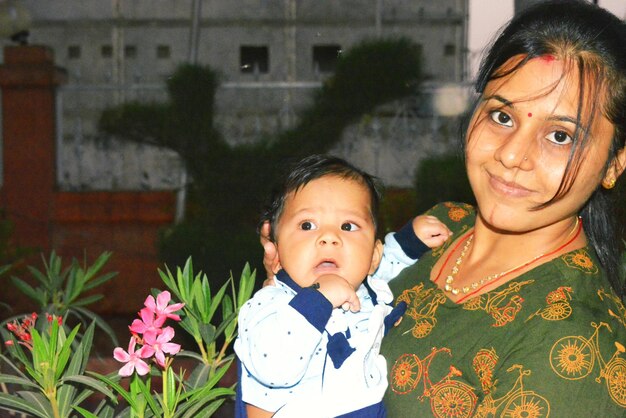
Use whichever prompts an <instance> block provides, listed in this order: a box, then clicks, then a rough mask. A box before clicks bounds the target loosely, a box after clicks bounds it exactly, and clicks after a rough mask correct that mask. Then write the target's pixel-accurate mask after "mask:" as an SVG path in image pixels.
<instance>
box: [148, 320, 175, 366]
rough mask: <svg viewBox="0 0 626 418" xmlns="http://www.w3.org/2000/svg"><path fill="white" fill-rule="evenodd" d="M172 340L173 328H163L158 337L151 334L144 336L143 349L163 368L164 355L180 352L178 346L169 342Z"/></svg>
mask: <svg viewBox="0 0 626 418" xmlns="http://www.w3.org/2000/svg"><path fill="white" fill-rule="evenodd" d="M172 338H174V328H172V327H165V328H163V332H162V333H161V334H159V335H158V336H155V335H153V334H147V335H146V336H145V339H144V342H145V343H146V345H145V346H144V348H146V349H148V350H147V351H148V352H150V351H151V352H152V353H153V354H154V358H155V359H156V362H157V364H158V365H159V366H161V367H165V353H167V354H172V355H174V354H176V353H178V352H179V351H180V344H175V343H171V342H170V341H171V340H172Z"/></svg>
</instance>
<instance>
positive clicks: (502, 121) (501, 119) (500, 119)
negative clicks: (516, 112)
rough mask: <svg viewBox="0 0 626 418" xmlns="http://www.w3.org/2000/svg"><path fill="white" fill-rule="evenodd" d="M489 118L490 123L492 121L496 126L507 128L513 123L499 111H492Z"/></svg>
mask: <svg viewBox="0 0 626 418" xmlns="http://www.w3.org/2000/svg"><path fill="white" fill-rule="evenodd" d="M489 117H490V118H491V120H492V121H494V122H495V123H497V124H498V125H502V126H508V127H512V126H513V121H512V120H511V117H510V116H509V115H507V114H506V113H504V112H503V111H501V110H494V111H493V112H491V113H490V114H489Z"/></svg>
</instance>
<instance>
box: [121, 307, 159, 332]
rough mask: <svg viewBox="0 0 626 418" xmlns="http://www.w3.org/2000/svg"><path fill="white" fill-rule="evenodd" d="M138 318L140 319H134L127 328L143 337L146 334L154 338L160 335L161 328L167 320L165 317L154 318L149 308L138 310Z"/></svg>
mask: <svg viewBox="0 0 626 418" xmlns="http://www.w3.org/2000/svg"><path fill="white" fill-rule="evenodd" d="M139 316H140V317H141V319H135V320H134V321H133V323H132V324H130V327H128V328H129V329H130V330H131V331H132V332H134V333H136V334H143V335H144V337H145V336H146V335H148V334H152V335H154V336H156V335H158V334H160V333H161V327H162V326H163V323H164V322H165V320H166V319H167V318H166V317H162V318H158V317H157V318H155V317H154V312H153V311H151V310H150V309H149V308H143V309H142V310H140V311H139Z"/></svg>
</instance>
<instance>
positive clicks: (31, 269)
mask: <svg viewBox="0 0 626 418" xmlns="http://www.w3.org/2000/svg"><path fill="white" fill-rule="evenodd" d="M44 263H45V262H44ZM26 268H27V270H28V272H29V273H30V274H31V275H32V276H33V277H34V278H35V279H36V280H37V281H38V282H39V283H41V284H42V285H43V286H45V287H46V288H48V286H49V285H50V281H49V280H48V276H46V275H45V274H44V273H42V272H41V271H39V270H37V269H36V268H35V267H33V266H26Z"/></svg>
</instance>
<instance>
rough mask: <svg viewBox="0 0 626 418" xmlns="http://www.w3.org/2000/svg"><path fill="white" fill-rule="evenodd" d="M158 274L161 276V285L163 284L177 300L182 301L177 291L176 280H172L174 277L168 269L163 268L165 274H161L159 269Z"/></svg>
mask: <svg viewBox="0 0 626 418" xmlns="http://www.w3.org/2000/svg"><path fill="white" fill-rule="evenodd" d="M158 272H159V275H160V276H161V280H163V283H165V286H167V288H168V289H169V290H170V291H171V292H172V293H173V294H175V295H176V298H177V299H178V300H181V301H182V300H183V299H182V296H181V294H180V290H179V289H178V285H177V284H176V280H174V276H173V275H172V272H171V271H170V269H169V268H168V267H167V266H165V272H163V271H162V270H161V269H159V270H158Z"/></svg>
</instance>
